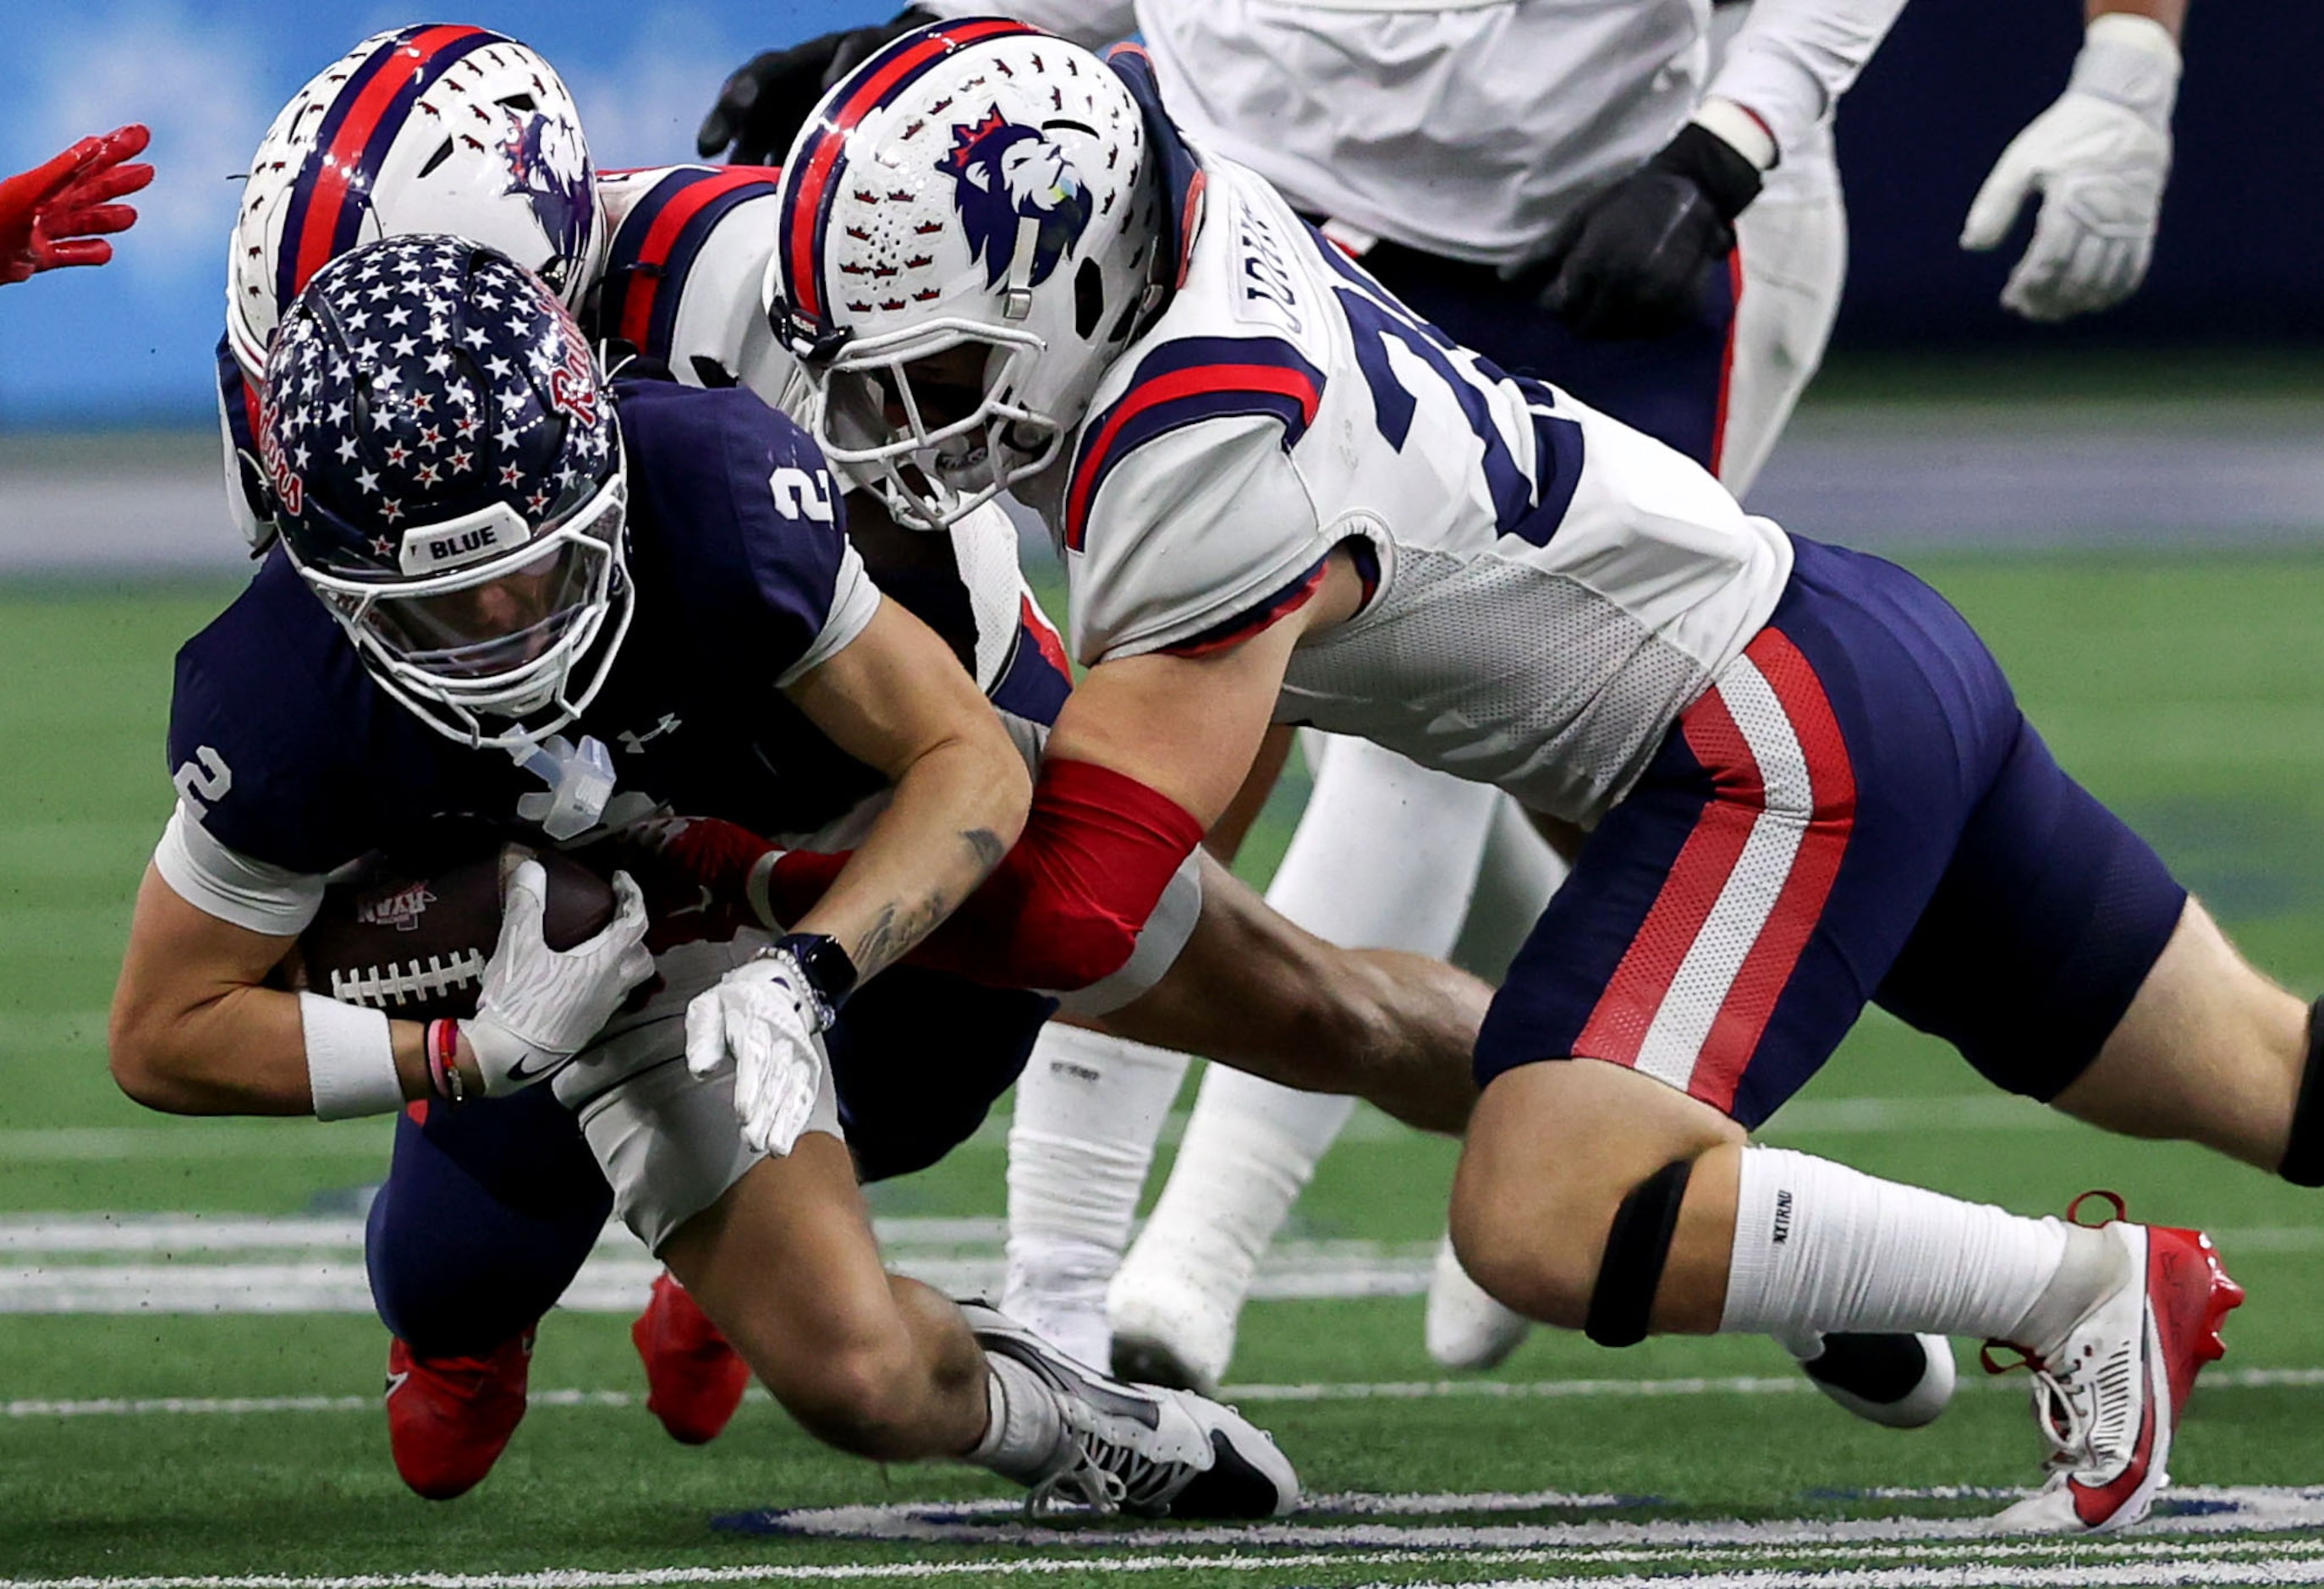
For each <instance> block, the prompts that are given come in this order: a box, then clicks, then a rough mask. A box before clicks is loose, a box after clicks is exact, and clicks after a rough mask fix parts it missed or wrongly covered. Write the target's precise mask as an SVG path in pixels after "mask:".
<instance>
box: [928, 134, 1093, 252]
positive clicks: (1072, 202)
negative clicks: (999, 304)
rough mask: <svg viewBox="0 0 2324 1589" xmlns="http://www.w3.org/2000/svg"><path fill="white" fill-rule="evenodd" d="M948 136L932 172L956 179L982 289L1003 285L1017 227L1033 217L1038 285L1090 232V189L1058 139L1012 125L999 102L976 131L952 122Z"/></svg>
mask: <svg viewBox="0 0 2324 1589" xmlns="http://www.w3.org/2000/svg"><path fill="white" fill-rule="evenodd" d="M952 136H953V145H952V151H951V152H950V153H948V154H946V155H945V158H944V159H943V160H942V161H940V162H937V169H938V170H940V171H944V172H945V173H946V174H947V175H949V176H950V177H951V178H952V179H953V182H954V191H953V205H954V208H957V209H958V210H959V211H960V224H961V227H962V229H963V230H964V231H965V232H966V233H967V234H968V249H969V256H970V257H971V258H972V259H977V260H981V261H982V262H983V264H984V272H985V284H986V285H987V286H991V287H997V286H999V285H1000V284H1001V277H1002V276H1004V275H1006V274H1007V273H1008V272H1009V262H1010V257H1011V256H1012V255H1013V254H1015V253H1016V251H1017V234H1018V230H1019V226H1018V223H1019V222H1020V221H1025V220H1032V221H1037V222H1038V223H1039V230H1038V231H1037V233H1036V235H1035V237H1034V242H1033V260H1032V284H1033V285H1034V286H1036V287H1037V286H1039V285H1040V284H1041V283H1042V282H1046V281H1047V280H1048V279H1049V275H1050V273H1051V272H1053V271H1055V270H1056V268H1057V262H1058V261H1059V260H1062V259H1063V258H1065V255H1067V254H1071V253H1072V252H1073V251H1074V245H1075V244H1076V243H1078V242H1080V241H1081V236H1082V234H1083V232H1084V231H1086V230H1087V229H1088V227H1089V224H1090V217H1091V215H1092V213H1093V209H1094V208H1095V207H1094V205H1093V201H1092V199H1091V198H1090V191H1089V188H1088V185H1087V184H1085V183H1084V182H1083V180H1082V179H1081V173H1080V172H1079V171H1075V170H1074V165H1073V162H1072V161H1070V160H1068V159H1066V158H1065V150H1064V149H1063V148H1061V147H1059V146H1058V144H1057V143H1056V140H1054V139H1052V138H1051V137H1049V136H1048V134H1046V133H1044V132H1043V131H1042V130H1041V129H1040V128H1038V127H1031V126H1027V125H1024V124H1023V123H1021V122H1012V121H1010V119H1009V118H1008V117H1006V116H1004V115H1001V107H1000V106H997V105H995V106H991V108H989V109H988V110H986V111H985V113H984V118H983V119H982V121H979V122H977V123H976V124H975V125H973V126H963V125H954V128H953V130H952Z"/></svg>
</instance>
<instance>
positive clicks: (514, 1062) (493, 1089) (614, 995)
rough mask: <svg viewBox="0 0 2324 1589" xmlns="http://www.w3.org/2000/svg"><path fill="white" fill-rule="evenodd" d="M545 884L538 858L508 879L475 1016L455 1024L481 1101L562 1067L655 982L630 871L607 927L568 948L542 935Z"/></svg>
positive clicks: (619, 880)
mask: <svg viewBox="0 0 2324 1589" xmlns="http://www.w3.org/2000/svg"><path fill="white" fill-rule="evenodd" d="M548 887H549V881H548V877H547V875H546V874H545V873H543V872H542V871H541V869H540V863H539V862H538V861H527V862H524V863H523V864H521V865H519V866H518V867H517V868H516V870H515V872H514V873H512V874H511V875H510V877H509V882H508V892H507V895H506V897H505V901H504V903H503V906H502V910H501V936H500V941H499V943H498V944H496V945H495V946H494V947H493V956H492V958H491V959H490V960H487V961H486V962H485V963H484V989H483V991H482V992H481V993H478V994H477V996H476V1012H475V1014H474V1015H472V1016H470V1017H469V1018H468V1019H467V1020H466V1021H462V1022H460V1034H461V1035H462V1036H463V1037H465V1038H466V1039H468V1048H469V1049H470V1050H471V1051H472V1052H473V1053H474V1054H475V1057H476V1069H477V1070H478V1072H479V1073H481V1074H482V1076H484V1095H485V1096H486V1097H492V1098H496V1097H499V1096H501V1095H503V1094H505V1093H513V1092H516V1091H519V1090H520V1089H521V1088H524V1087H529V1086H531V1085H532V1084H533V1083H535V1082H537V1081H539V1080H542V1079H543V1078H545V1077H547V1076H549V1075H551V1074H553V1073H554V1072H556V1071H558V1070H559V1069H562V1068H563V1067H564V1066H565V1064H566V1062H567V1060H569V1059H571V1058H573V1056H574V1055H576V1054H577V1053H579V1052H580V1051H581V1050H582V1049H584V1048H586V1046H587V1045H588V1043H589V1040H590V1039H592V1038H595V1036H596V1035H597V1029H598V1028H600V1027H602V1026H604V1024H605V1022H606V1021H610V1020H612V1019H613V1012H614V1011H615V1010H617V1009H619V1008H620V1007H621V1004H622V1000H623V999H624V998H626V997H628V996H629V992H630V990H631V989H632V988H633V987H635V986H637V985H638V984H640V983H641V982H643V981H645V979H646V978H647V977H649V976H651V975H653V956H651V955H650V954H648V953H647V952H646V947H645V936H646V903H645V896H644V895H643V894H642V893H641V892H639V890H638V885H637V884H636V883H635V882H632V881H631V880H630V875H629V873H626V872H616V873H613V901H614V904H615V907H616V908H615V910H614V911H613V920H611V921H609V922H607V923H606V924H605V927H604V930H603V931H601V932H599V933H598V934H597V936H596V937H595V938H587V939H585V940H584V941H582V942H581V943H578V944H576V945H575V946H574V947H571V948H569V949H563V950H559V949H552V948H550V947H549V942H548V940H547V939H546V938H543V937H542V936H541V928H540V918H541V911H542V909H543V905H544V901H545V900H546V898H547V894H548Z"/></svg>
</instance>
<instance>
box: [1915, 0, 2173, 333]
mask: <svg viewBox="0 0 2324 1589" xmlns="http://www.w3.org/2000/svg"><path fill="white" fill-rule="evenodd" d="M2178 93H2179V47H2178V45H2177V43H2176V42H2174V41H2173V40H2172V37H2171V32H2170V30H2169V29H2167V28H2165V27H2163V24H2162V23H2158V22H2155V21H2153V20H2152V19H2151V18H2148V17H2144V16H2128V15H2121V14H2107V15H2105V16H2101V17H2098V18H2097V19H2095V20H2094V21H2093V22H2092V23H2090V27H2089V34H2088V36H2087V37H2086V39H2085V41H2084V42H2083V44H2082V52H2081V54H2080V56H2079V57H2077V58H2076V60H2075V61H2074V75H2073V78H2072V80H2071V81H2070V82H2069V83H2068V84H2067V85H2066V91H2065V92H2064V93H2063V94H2061V95H2060V96H2059V97H2058V100H2057V103H2056V104H2054V105H2052V106H2050V108H2049V109H2047V110H2045V111H2043V113H2042V114H2041V115H2038V116H2036V117H2034V118H2033V121H2032V123H2030V124H2029V125H2027V126H2026V128H2025V130H2024V132H2022V133H2020V134H2017V136H2016V137H2015V138H2013V139H2011V140H2010V143H2009V147H2008V148H2006V149H2005V150H2003V151H2002V152H2001V159H2000V160H1999V161H1998V162H1996V163H1995V165H1994V168H1993V171H1992V174H1991V175H1989V176H1987V178H1986V179H1985V185H1984V186H1983V187H1981V188H1979V189H1978V192H1977V199H1976V200H1975V201H1974V202H1972V203H1971V204H1970V205H1969V218H1968V220H1967V221H1965V222H1964V223H1963V224H1962V226H1961V236H1960V245H1961V246H1962V247H1963V248H1969V249H1976V250H1978V251H1983V250H1985V249H1988V248H1993V247H1996V246H1997V245H1999V244H2000V242H2001V240H2002V239H2003V238H2004V237H2006V236H2008V235H2009V228H2010V226H2012V224H2013V223H2015V221H2016V219H2017V212H2018V211H2019V209H2021V208H2023V207H2024V203H2025V200H2026V199H2028V198H2030V197H2032V196H2033V195H2034V194H2036V193H2039V194H2040V195H2041V197H2042V211H2041V214H2040V215H2039V216H2038V217H2036V218H2035V220H2034V223H2033V242H2032V243H2030V244H2028V245H2026V249H2025V254H2024V257H2023V258H2021V259H2020V260H2019V261H2018V262H2017V268H2016V269H2015V270H2013V271H2011V272H2010V273H2009V282H2008V284H2007V285H2006V286H2005V287H2004V288H2002V290H2001V303H2002V307H2003V308H2005V309H2011V310H2014V311H2015V312H2016V313H2018V314H2021V315H2024V317H2025V318H2026V319H2029V320H2062V319H2066V318H2067V317H2068V316H2069V315H2078V314H2087V313H2089V312H2090V311H2092V310H2094V309H2110V308H2112V307H2113V306H2114V305H2116V304H2117V303H2120V302H2121V301H2122V300H2124V299H2126V298H2127V297H2129V296H2130V295H2131V294H2132V293H2133V292H2135V291H2137V290H2138V284H2139V282H2142V281H2144V280H2145V278H2146V265H2147V261H2148V260H2149V259H2151V258H2153V254H2154V226H2155V222H2156V220H2157V219H2158V218H2159V217H2160V216H2161V214H2162V211H2163V183H2164V182H2165V181H2167V180H2169V179H2170V176H2171V106H2172V101H2173V100H2174V99H2176V98H2177V97H2178Z"/></svg>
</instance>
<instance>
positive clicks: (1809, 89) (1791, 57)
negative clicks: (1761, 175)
mask: <svg viewBox="0 0 2324 1589" xmlns="http://www.w3.org/2000/svg"><path fill="white" fill-rule="evenodd" d="M1902 10H1904V0H1753V4H1752V6H1751V16H1750V20H1749V21H1748V22H1746V23H1744V24H1743V28H1742V31H1741V32H1738V33H1737V34H1736V35H1735V42H1734V44H1733V46H1732V47H1731V48H1730V49H1729V51H1728V55H1727V63H1726V64H1725V65H1724V66H1722V67H1720V69H1719V75H1718V76H1717V77H1715V78H1713V79H1711V87H1710V88H1709V89H1708V90H1707V91H1706V93H1705V96H1704V97H1706V98H1713V99H1731V100H1733V101H1734V102H1735V103H1736V104H1738V105H1740V106H1743V107H1744V108H1746V109H1747V110H1748V111H1750V112H1751V113H1752V114H1753V115H1757V117H1758V118H1759V119H1760V120H1761V121H1763V122H1765V123H1766V126H1767V131H1768V132H1769V133H1771V134H1774V136H1775V150H1776V153H1777V156H1778V158H1781V156H1782V155H1784V153H1786V152H1789V151H1791V150H1793V149H1796V148H1798V147H1800V146H1801V144H1802V143H1803V140H1804V139H1805V137H1806V135H1807V133H1808V130H1809V129H1810V128H1811V127H1812V126H1814V125H1816V123H1818V122H1820V121H1821V120H1822V119H1823V118H1824V117H1825V116H1828V115H1831V110H1832V106H1835V105H1837V104H1838V103H1839V102H1840V96H1841V95H1842V94H1845V93H1847V92H1848V89H1849V84H1851V83H1853V82H1855V81H1856V74H1857V73H1858V72H1860V71H1862V70H1863V69H1864V63H1865V62H1866V61H1867V60H1871V59H1872V52H1873V51H1875V50H1876V49H1877V48H1879V45H1880V41H1881V40H1882V39H1884V38H1886V37H1887V34H1888V29H1889V27H1890V25H1891V24H1892V23H1895V20H1896V14H1897V13H1898V12H1900V11H1902Z"/></svg>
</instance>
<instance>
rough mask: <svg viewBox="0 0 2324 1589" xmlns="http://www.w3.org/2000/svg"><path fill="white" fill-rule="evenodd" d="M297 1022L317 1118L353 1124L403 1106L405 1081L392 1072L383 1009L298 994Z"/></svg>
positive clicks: (392, 1045) (390, 1043) (391, 1046)
mask: <svg viewBox="0 0 2324 1589" xmlns="http://www.w3.org/2000/svg"><path fill="white" fill-rule="evenodd" d="M299 1024H300V1026H301V1027H302V1028H303V1029H304V1030H305V1032H306V1037H307V1086H308V1089H309V1091H310V1092H311V1093H312V1094H313V1095H314V1098H315V1118H316V1119H318V1120H353V1119H355V1118H356V1117H357V1116H359V1115H364V1114H387V1113H392V1112H394V1111H395V1110H398V1109H401V1108H402V1107H403V1078H402V1077H401V1076H398V1075H397V1074H396V1071H395V1040H394V1039H393V1038H392V1037H391V1036H390V1035H389V1032H388V1026H387V1014H386V1012H384V1011H381V1010H366V1009H364V1007H363V1006H362V1005H360V1004H343V1003H341V1002H339V1001H338V1000H337V999H327V998H325V997H323V995H322V994H320V993H300V995H299Z"/></svg>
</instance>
